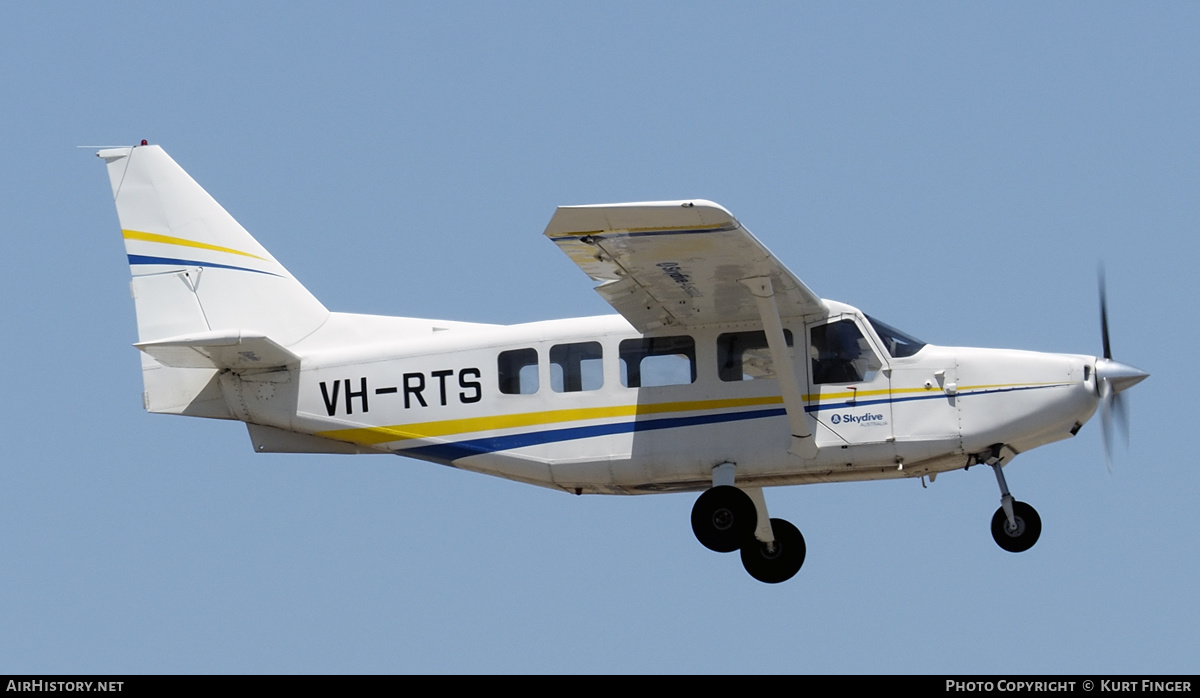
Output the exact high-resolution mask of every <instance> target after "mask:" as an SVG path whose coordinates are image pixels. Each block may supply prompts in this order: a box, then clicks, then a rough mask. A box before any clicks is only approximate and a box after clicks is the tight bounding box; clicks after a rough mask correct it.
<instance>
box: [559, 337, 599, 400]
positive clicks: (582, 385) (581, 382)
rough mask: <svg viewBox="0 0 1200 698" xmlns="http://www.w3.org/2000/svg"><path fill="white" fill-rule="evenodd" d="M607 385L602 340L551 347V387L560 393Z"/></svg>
mask: <svg viewBox="0 0 1200 698" xmlns="http://www.w3.org/2000/svg"><path fill="white" fill-rule="evenodd" d="M602 385H604V350H603V349H601V348H600V342H580V343H578V344H556V345H554V346H553V347H551V348H550V387H551V388H553V389H554V392H556V393H576V392H579V391H581V390H598V389H599V388H600V386H602Z"/></svg>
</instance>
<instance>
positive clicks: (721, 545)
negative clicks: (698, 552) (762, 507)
mask: <svg viewBox="0 0 1200 698" xmlns="http://www.w3.org/2000/svg"><path fill="white" fill-rule="evenodd" d="M772 520H773V519H772ZM757 526H758V511H757V510H756V509H755V508H754V501H753V500H751V499H750V496H749V495H748V494H746V493H745V492H743V491H741V490H739V489H738V488H736V487H733V486H732V485H718V486H716V487H713V488H712V489H710V490H708V491H707V492H705V493H704V494H702V495H700V498H699V499H697V500H696V504H695V505H693V506H692V532H693V533H695V534H696V540H698V541H700V543H701V545H703V546H704V547H706V548H708V549H709V550H715V551H716V552H718V553H732V552H733V551H735V550H737V549H738V548H740V547H742V544H743V543H746V542H747V541H750V540H753V539H754V529H755V528H756V527H757Z"/></svg>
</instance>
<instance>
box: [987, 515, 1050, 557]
mask: <svg viewBox="0 0 1200 698" xmlns="http://www.w3.org/2000/svg"><path fill="white" fill-rule="evenodd" d="M1013 518H1015V519H1016V520H1017V530H1015V531H1010V530H1009V528H1008V517H1007V516H1005V515H1004V507H1000V508H999V509H997V510H996V513H995V514H993V515H992V538H995V539H996V545H999V546H1000V547H1001V548H1004V549H1005V550H1007V551H1008V552H1010V553H1023V552H1025V551H1026V550H1029V549H1030V548H1032V547H1033V544H1034V543H1036V542H1037V541H1038V536H1040V535H1042V518H1041V517H1040V516H1038V513H1037V510H1036V509H1034V508H1033V507H1031V506H1029V505H1028V504H1026V503H1025V502H1013Z"/></svg>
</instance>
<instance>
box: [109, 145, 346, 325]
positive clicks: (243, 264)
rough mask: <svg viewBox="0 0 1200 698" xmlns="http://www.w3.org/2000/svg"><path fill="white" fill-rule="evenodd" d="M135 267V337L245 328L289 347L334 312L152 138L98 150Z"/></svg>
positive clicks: (131, 261) (129, 254)
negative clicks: (152, 142) (139, 143)
mask: <svg viewBox="0 0 1200 698" xmlns="http://www.w3.org/2000/svg"><path fill="white" fill-rule="evenodd" d="M98 155H99V156H100V157H101V158H103V159H104V160H105V162H107V163H108V176H109V179H110V181H111V182H112V189H113V197H114V198H115V199H116V204H117V216H118V218H120V221H121V234H122V235H123V236H124V238H125V251H126V253H127V254H128V256H129V266H130V271H131V273H132V275H133V294H134V302H135V304H136V307H137V318H138V341H139V342H150V341H155V340H159V339H165V338H168V337H174V336H178V335H185V334H192V333H199V332H208V331H219V330H243V331H248V332H254V333H259V334H262V335H265V336H267V337H270V338H271V339H272V340H274V341H275V342H277V343H278V344H280V345H282V346H289V345H292V344H294V343H296V342H297V341H299V340H300V339H302V338H304V337H305V336H307V335H308V334H310V333H311V332H313V331H314V330H315V329H317V328H318V327H320V326H321V324H322V323H323V322H325V319H326V318H327V317H328V315H329V311H327V310H326V309H325V307H324V306H323V305H321V303H320V301H318V300H317V299H316V298H314V297H313V296H312V294H310V293H309V292H308V290H307V289H305V288H304V286H302V285H301V284H300V282H299V281H297V280H296V279H295V278H294V277H293V276H292V275H291V274H290V273H288V271H287V269H284V268H283V265H281V264H280V263H279V262H277V261H275V258H274V257H272V256H271V253H269V252H267V250H266V249H265V248H264V247H263V246H262V245H260V244H258V241H257V240H255V239H254V238H253V237H251V235H250V233H248V232H246V229H245V228H243V227H242V226H241V225H239V224H238V222H237V221H236V220H234V219H233V216H231V215H229V213H228V212H226V211H225V209H224V208H222V207H221V205H220V204H218V203H217V202H216V201H215V200H214V199H213V198H212V197H211V196H209V195H208V192H206V191H204V189H203V188H201V187H200V185H199V184H197V183H196V181H195V180H193V179H192V178H191V177H190V176H188V174H187V173H186V172H184V171H183V169H182V168H180V167H179V165H177V164H176V163H175V161H174V160H172V159H171V157H170V156H169V155H167V154H166V153H165V152H163V149H162V148H160V147H158V146H154V145H143V146H138V147H132V148H112V149H107V150H101V151H100V152H99V153H98Z"/></svg>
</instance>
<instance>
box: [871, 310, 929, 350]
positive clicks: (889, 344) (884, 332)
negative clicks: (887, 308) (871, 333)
mask: <svg viewBox="0 0 1200 698" xmlns="http://www.w3.org/2000/svg"><path fill="white" fill-rule="evenodd" d="M867 322H869V323H871V327H873V328H875V334H877V335H879V339H880V340H882V341H883V348H884V349H886V350H887V353H888V354H891V356H892V358H893V359H903V358H904V357H907V356H912V355H913V354H916V353H917V352H919V351H921V349H923V348H924V347H925V342H922V341H921V340H919V339H917V338H916V337H913V336H912V335H908V334H905V333H903V332H901V331H900V330H898V329H896V328H895V327H892V326H891V325H889V324H887V323H884V322H880V321H879V320H876V319H875V318H873V317H871V316H870V315H868V316H867Z"/></svg>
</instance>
